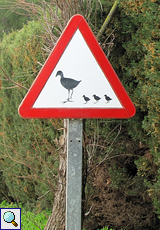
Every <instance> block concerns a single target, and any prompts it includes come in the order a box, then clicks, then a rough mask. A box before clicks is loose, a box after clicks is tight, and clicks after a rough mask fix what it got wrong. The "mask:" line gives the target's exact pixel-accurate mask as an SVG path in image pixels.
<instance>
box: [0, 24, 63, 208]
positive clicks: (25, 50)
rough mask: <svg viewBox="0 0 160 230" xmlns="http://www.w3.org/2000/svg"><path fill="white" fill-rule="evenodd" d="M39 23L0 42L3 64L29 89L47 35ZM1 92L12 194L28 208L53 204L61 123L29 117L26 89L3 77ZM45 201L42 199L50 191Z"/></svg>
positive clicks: (2, 154)
mask: <svg viewBox="0 0 160 230" xmlns="http://www.w3.org/2000/svg"><path fill="white" fill-rule="evenodd" d="M42 31H43V30H42V27H41V25H40V23H38V22H34V21H32V22H30V23H28V25H25V26H24V27H23V29H21V30H20V31H17V32H13V33H11V34H9V35H5V36H4V38H3V40H2V42H1V43H0V51H1V52H0V65H1V66H2V68H3V69H4V70H5V72H6V74H7V75H8V76H9V77H10V78H11V79H12V80H14V81H15V82H17V83H20V84H22V85H23V86H25V87H26V88H29V87H30V85H31V84H32V82H33V80H34V78H35V76H36V75H37V73H38V72H39V70H40V66H39V65H38V63H37V62H38V61H39V62H41V63H43V62H44V61H45V55H44V54H43V52H42V49H41V47H42V43H43V39H42V38H40V36H38V35H39V34H40V33H42ZM1 85H2V88H1V90H0V98H1V99H0V111H1V116H0V124H1V125H0V143H1V148H0V164H1V170H2V172H3V180H4V181H5V184H6V186H7V187H8V190H9V191H8V194H6V195H8V196H9V197H12V199H14V200H16V201H19V202H22V203H23V204H25V205H26V206H28V208H31V209H32V208H34V207H36V206H38V207H39V208H40V209H43V208H46V207H48V208H52V205H53V204H52V203H53V200H54V191H55V190H54V189H55V186H56V175H57V170H56V169H57V167H58V161H57V154H58V153H57V152H56V151H55V147H56V145H55V142H54V139H55V138H56V135H57V134H59V133H60V132H59V131H57V126H58V127H61V121H52V120H49V119H48V120H36V119H34V120H25V119H22V118H21V117H20V116H19V114H18V107H19V105H20V103H21V101H22V99H23V98H24V96H25V94H26V90H25V89H23V88H20V87H16V86H15V85H13V84H12V83H11V82H9V81H2V84H1ZM46 193H47V195H45V196H44V197H43V199H38V198H39V197H41V196H43V195H44V194H46Z"/></svg>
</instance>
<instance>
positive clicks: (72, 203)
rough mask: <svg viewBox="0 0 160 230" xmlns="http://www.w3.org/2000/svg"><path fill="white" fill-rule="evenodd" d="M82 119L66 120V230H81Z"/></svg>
mask: <svg viewBox="0 0 160 230" xmlns="http://www.w3.org/2000/svg"><path fill="white" fill-rule="evenodd" d="M82 123H83V120H82V119H68V125H67V126H68V127H67V130H68V138H67V142H68V143H67V181H66V182H67V183H66V230H81V206H82V205H81V203H82V135H83V134H82V131H83V130H82V127H83V125H82Z"/></svg>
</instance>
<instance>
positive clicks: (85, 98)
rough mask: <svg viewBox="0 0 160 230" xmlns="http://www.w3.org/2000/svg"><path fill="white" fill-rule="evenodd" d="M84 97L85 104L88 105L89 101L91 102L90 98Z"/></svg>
mask: <svg viewBox="0 0 160 230" xmlns="http://www.w3.org/2000/svg"><path fill="white" fill-rule="evenodd" d="M82 97H83V98H84V100H85V104H86V103H87V102H88V101H90V98H89V97H86V96H85V95H83V96H82Z"/></svg>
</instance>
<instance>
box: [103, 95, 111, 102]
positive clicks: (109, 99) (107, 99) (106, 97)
mask: <svg viewBox="0 0 160 230" xmlns="http://www.w3.org/2000/svg"><path fill="white" fill-rule="evenodd" d="M104 97H105V99H106V101H107V102H110V101H111V100H112V98H110V97H109V96H107V95H106V94H105V95H104Z"/></svg>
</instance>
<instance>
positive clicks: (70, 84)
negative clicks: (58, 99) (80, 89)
mask: <svg viewBox="0 0 160 230" xmlns="http://www.w3.org/2000/svg"><path fill="white" fill-rule="evenodd" d="M58 75H60V77H61V79H60V82H61V85H62V86H63V87H64V88H65V89H67V90H68V98H67V101H70V99H72V95H73V89H74V88H75V87H77V85H78V84H79V83H80V82H81V80H80V81H76V80H74V79H72V78H66V77H64V74H63V72H62V71H61V70H59V71H57V74H56V77H57V76H58ZM71 91H72V92H71Z"/></svg>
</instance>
